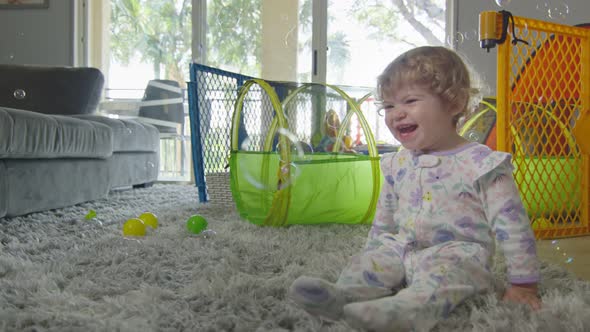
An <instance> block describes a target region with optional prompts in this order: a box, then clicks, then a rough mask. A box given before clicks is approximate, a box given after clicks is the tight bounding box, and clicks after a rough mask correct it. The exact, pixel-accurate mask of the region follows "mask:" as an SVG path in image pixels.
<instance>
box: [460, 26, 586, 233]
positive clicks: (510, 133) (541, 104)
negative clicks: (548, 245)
mask: <svg viewBox="0 0 590 332" xmlns="http://www.w3.org/2000/svg"><path fill="white" fill-rule="evenodd" d="M514 18H515V23H516V24H515V26H516V31H515V32H516V33H519V32H525V33H528V34H529V35H530V36H529V38H528V40H529V42H531V43H532V45H531V47H528V46H526V45H516V44H518V43H508V42H506V43H504V44H503V45H500V47H499V50H498V57H499V61H498V67H499V69H498V73H499V74H498V77H499V78H498V83H499V85H498V97H499V99H498V100H497V102H498V103H497V104H496V103H494V102H493V101H494V100H484V101H483V102H482V105H483V107H482V108H481V109H480V110H479V112H477V113H475V115H474V116H473V117H472V118H471V119H470V120H468V121H467V122H466V123H465V125H464V126H463V128H462V129H461V134H463V135H464V136H465V137H466V138H469V139H472V140H476V141H479V142H481V143H485V144H487V145H488V146H490V147H491V148H493V149H500V150H503V151H508V152H510V153H512V155H513V164H514V166H515V172H514V176H515V180H516V182H517V185H518V187H519V189H520V192H521V198H522V200H523V203H524V205H525V207H526V209H527V212H528V213H529V216H530V218H531V222H532V227H533V230H534V232H535V235H536V236H537V237H538V238H555V237H564V236H572V235H581V234H587V233H588V232H589V230H590V229H589V227H588V192H587V191H588V189H587V188H588V186H587V182H588V174H587V173H588V165H587V163H588V149H584V148H583V145H586V144H587V142H588V139H589V133H588V132H581V131H580V128H581V127H582V126H581V125H580V124H581V122H582V120H583V119H585V118H587V116H588V115H587V111H588V108H587V106H588V105H587V104H586V105H584V103H585V102H583V101H582V99H583V98H582V96H581V95H582V93H583V89H582V85H583V84H587V83H588V79H587V75H588V73H585V74H582V73H583V71H582V67H583V68H585V70H586V71H588V68H587V67H586V66H582V64H581V62H582V56H581V55H580V54H581V52H582V50H581V39H582V38H586V41H587V40H588V37H589V36H590V35H588V33H587V32H584V31H580V30H584V29H581V28H573V27H567V28H565V27H564V26H560V25H556V24H552V23H548V22H542V21H537V20H532V19H525V18H520V17H514ZM512 29H515V28H512ZM565 29H568V30H569V31H568V33H564V32H563V31H564V30H565ZM576 29H577V30H576ZM570 31H571V32H570ZM508 59H509V61H505V60H508ZM502 71H504V72H502ZM501 74H502V75H505V77H506V79H505V80H503V82H500V81H501V79H500V75H501ZM581 75H586V77H585V79H584V80H582V77H581ZM503 77H504V76H503ZM581 82H582V83H581ZM502 84H508V86H506V85H502ZM584 89H585V90H586V92H584V93H586V94H587V90H588V86H585V87H584ZM500 97H503V98H500ZM497 109H498V110H499V113H497V112H496V110H497Z"/></svg>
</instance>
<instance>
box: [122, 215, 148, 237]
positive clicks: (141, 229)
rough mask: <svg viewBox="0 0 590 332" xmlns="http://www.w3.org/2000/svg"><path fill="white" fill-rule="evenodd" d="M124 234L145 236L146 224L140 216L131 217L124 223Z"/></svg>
mask: <svg viewBox="0 0 590 332" xmlns="http://www.w3.org/2000/svg"><path fill="white" fill-rule="evenodd" d="M123 236H145V224H144V223H143V221H142V220H141V219H139V218H131V219H129V220H127V221H126V222H125V224H123Z"/></svg>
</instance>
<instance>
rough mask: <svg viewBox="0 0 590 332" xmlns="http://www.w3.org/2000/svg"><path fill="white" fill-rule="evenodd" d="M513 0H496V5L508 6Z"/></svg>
mask: <svg viewBox="0 0 590 332" xmlns="http://www.w3.org/2000/svg"><path fill="white" fill-rule="evenodd" d="M511 2H512V0H496V5H498V6H500V7H506V6H508V5H509V4H510V3H511Z"/></svg>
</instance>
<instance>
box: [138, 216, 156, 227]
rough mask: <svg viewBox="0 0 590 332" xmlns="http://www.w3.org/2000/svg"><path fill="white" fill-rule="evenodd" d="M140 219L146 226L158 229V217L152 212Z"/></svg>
mask: <svg viewBox="0 0 590 332" xmlns="http://www.w3.org/2000/svg"><path fill="white" fill-rule="evenodd" d="M139 219H141V220H142V221H143V223H144V224H145V225H146V226H150V227H151V228H153V229H156V228H158V217H156V215H155V214H153V213H151V212H144V213H142V214H141V215H140V216H139Z"/></svg>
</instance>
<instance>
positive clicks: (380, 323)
mask: <svg viewBox="0 0 590 332" xmlns="http://www.w3.org/2000/svg"><path fill="white" fill-rule="evenodd" d="M394 307H395V306H394V305H393V303H392V301H391V298H390V297H387V298H381V299H377V300H371V301H365V302H356V303H350V304H347V305H345V306H344V307H343V309H342V311H343V316H344V319H345V320H346V322H347V323H348V325H350V326H351V327H354V328H357V329H359V330H363V331H365V330H367V331H375V332H382V331H388V332H389V331H412V330H413V329H412V326H408V321H407V320H405V322H404V319H400V318H401V317H399V315H398V313H399V311H398V310H396V308H394ZM404 323H405V324H404Z"/></svg>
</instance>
